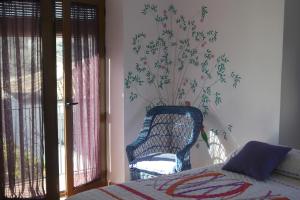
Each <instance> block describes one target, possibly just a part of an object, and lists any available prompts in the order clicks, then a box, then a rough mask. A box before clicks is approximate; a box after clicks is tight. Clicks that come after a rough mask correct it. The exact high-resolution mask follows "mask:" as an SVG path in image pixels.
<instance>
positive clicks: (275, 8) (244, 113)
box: [107, 0, 284, 182]
mask: <svg viewBox="0 0 300 200" xmlns="http://www.w3.org/2000/svg"><path fill="white" fill-rule="evenodd" d="M112 2H115V4H116V2H118V3H119V4H122V6H123V9H120V6H121V5H115V6H117V7H118V8H114V7H113V6H112V4H114V3H112ZM146 2H148V3H156V4H158V5H159V8H165V7H166V6H168V5H169V4H170V3H173V4H174V5H175V6H176V7H177V9H178V12H180V13H182V14H183V15H185V16H193V15H194V14H196V12H198V11H199V9H200V8H201V6H202V5H207V6H208V10H209V14H208V18H207V21H206V26H207V27H208V28H210V27H211V28H213V29H216V30H217V31H218V32H219V39H218V41H217V42H216V43H215V45H214V47H213V49H214V50H215V51H216V52H219V53H223V52H224V53H226V54H227V55H228V57H229V58H230V61H231V63H230V67H231V69H233V70H234V71H236V72H238V73H239V74H240V75H241V76H242V81H241V84H240V85H239V86H238V88H237V89H232V88H231V87H229V86H228V85H224V86H221V87H220V88H219V89H220V90H221V91H222V92H223V95H224V96H223V103H222V104H221V105H220V106H218V107H215V108H214V109H215V110H214V111H213V112H212V113H210V115H209V116H208V117H207V118H206V119H205V126H206V128H207V129H210V128H221V129H222V128H225V126H226V124H228V123H232V124H233V131H232V134H231V137H232V138H233V140H230V141H227V142H225V143H224V144H223V145H224V147H225V151H226V153H227V152H229V151H231V150H232V148H233V146H235V143H236V144H243V143H245V142H247V141H249V140H253V139H255V140H262V141H267V142H271V143H278V137H279V111H280V87H281V63H282V38H283V13H284V0H264V1H261V0H251V1H241V0H226V1H223V0H206V1H204V0H185V1H182V0H164V1H162V0H153V1H149V0H147V1H146V0H123V1H122V0H113V1H111V0H109V1H107V20H108V21H107V26H108V29H107V33H108V34H107V36H108V41H107V45H108V47H109V46H110V47H109V48H111V54H110V55H109V54H108V57H109V56H111V55H112V54H118V53H115V52H114V51H115V50H116V52H119V53H120V55H122V56H124V57H122V56H120V57H118V64H116V65H114V66H117V67H116V70H117V71H118V70H120V71H122V69H121V68H122V67H123V69H124V75H126V74H127V72H128V71H130V70H132V69H134V67H135V62H136V57H135V55H134V54H133V53H132V51H131V48H132V46H131V42H132V37H133V35H134V34H135V33H137V32H145V33H147V34H149V35H150V36H151V35H154V34H156V31H157V29H156V27H155V25H153V24H151V23H152V22H150V20H149V19H148V18H147V17H145V16H142V15H141V13H140V11H141V9H142V8H143V5H144V3H146ZM110 11H111V12H112V13H111V14H110V13H109V12H110ZM120 13H122V14H120ZM121 15H122V16H121ZM109 16H110V17H109ZM116 16H118V17H116ZM115 17H116V18H115ZM117 18H118V20H119V21H118V20H116V19H117ZM121 18H123V20H121ZM112 19H115V20H112ZM112 22H115V23H112ZM122 23H123V24H122ZM112 29H115V30H114V31H116V32H117V33H115V32H111V31H112ZM111 34H112V35H114V34H116V35H118V36H117V38H121V36H120V35H121V34H123V41H122V40H115V39H114V38H113V36H112V35H111ZM123 42H124V43H123ZM122 45H124V46H122ZM121 50H122V51H123V52H120V51H121ZM107 52H109V51H108V49H107ZM122 59H123V61H122ZM112 61H113V60H112ZM122 62H123V63H122ZM112 66H113V65H112ZM117 71H116V73H117V74H119V73H120V71H119V72H117ZM122 73H123V72H122ZM119 75H120V74H119ZM117 77H118V78H119V76H117ZM117 77H115V75H114V81H116V82H117V83H118V84H117V83H116V85H115V86H116V87H119V86H120V85H121V84H123V80H124V79H122V80H117V79H118V78H117ZM123 78H124V77H123ZM124 92H125V97H124V135H123V136H122V135H118V134H119V133H121V131H122V130H121V129H122V128H120V127H119V126H121V124H118V125H116V126H118V127H117V128H116V129H119V130H118V131H116V132H115V133H114V134H116V133H117V134H116V135H115V136H118V137H119V136H120V138H118V141H120V140H122V139H123V142H124V144H121V143H122V142H120V145H121V146H119V143H118V144H117V145H115V144H114V145H113V148H116V150H114V151H116V152H115V154H114V155H113V157H114V158H115V162H113V164H114V168H115V169H114V170H112V172H113V173H112V175H111V177H112V176H114V177H115V179H116V180H117V182H118V181H120V180H122V179H123V178H124V176H125V179H128V168H127V165H128V164H127V158H126V155H125V152H124V149H123V152H122V150H121V148H125V146H126V145H127V144H129V143H131V142H132V141H133V140H134V139H135V138H136V137H137V134H138V131H139V130H140V129H141V128H142V122H143V117H144V115H145V109H144V108H145V103H144V102H143V101H136V102H134V103H130V102H129V100H128V94H127V93H126V92H127V91H126V90H125V91H124ZM144 92H146V93H147V94H150V95H151V93H153V91H150V90H147V91H144ZM116 98H119V99H118V100H120V99H121V100H123V99H122V96H121V95H120V92H119V91H118V92H117V94H116ZM118 104H119V105H121V103H120V102H119V103H118ZM119 109H120V110H119ZM114 112H116V113H118V114H119V115H120V114H121V113H122V107H119V108H115V110H114ZM114 112H113V111H112V115H113V114H114ZM112 121H113V120H112ZM119 131H120V132H119ZM122 137H123V138H122ZM119 139H120V140H119ZM117 149H118V150H117ZM120 155H123V156H120ZM123 157H124V158H125V159H124V158H123ZM118 159H120V160H118ZM122 159H124V160H123V163H122ZM211 162H212V161H211V159H210V157H209V155H208V153H207V149H206V148H205V147H204V145H203V144H202V145H201V146H200V150H196V149H194V150H193V152H192V163H193V167H197V166H202V165H207V164H210V163H211ZM117 177H118V178H117ZM120 177H121V178H120ZM112 180H113V179H112Z"/></svg>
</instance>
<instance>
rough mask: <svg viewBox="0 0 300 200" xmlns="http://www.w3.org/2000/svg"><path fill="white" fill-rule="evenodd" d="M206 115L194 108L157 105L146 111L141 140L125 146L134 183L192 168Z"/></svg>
mask: <svg viewBox="0 0 300 200" xmlns="http://www.w3.org/2000/svg"><path fill="white" fill-rule="evenodd" d="M202 121H203V116H202V113H201V111H200V110H199V109H197V108H195V107H191V106H157V107H154V108H152V109H151V110H149V111H148V112H147V115H146V117H145V120H144V127H143V129H142V131H141V132H140V133H139V136H138V138H137V139H136V140H135V141H134V142H133V143H132V144H130V145H128V146H127V147H126V152H127V157H128V161H129V169H130V175H131V179H132V180H137V179H147V178H151V177H155V176H159V175H162V174H171V173H175V172H180V171H183V170H187V169H190V168H191V163H190V149H191V147H192V146H193V144H194V143H195V142H196V140H197V138H198V136H199V132H200V130H201V129H202V128H203V125H202Z"/></svg>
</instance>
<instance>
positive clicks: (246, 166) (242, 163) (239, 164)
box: [222, 141, 291, 180]
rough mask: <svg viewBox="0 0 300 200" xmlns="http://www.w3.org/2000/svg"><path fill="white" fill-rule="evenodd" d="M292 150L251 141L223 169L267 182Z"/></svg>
mask: <svg viewBox="0 0 300 200" xmlns="http://www.w3.org/2000/svg"><path fill="white" fill-rule="evenodd" d="M290 150H291V148H289V147H283V146H275V145H271V144H266V143H263V142H257V141H251V142H248V143H247V144H246V145H245V146H244V148H243V149H242V150H241V151H240V152H239V153H238V154H237V155H236V156H234V157H232V158H231V159H230V160H229V161H228V162H227V163H226V164H225V165H224V166H223V168H222V169H224V170H228V171H232V172H237V173H241V174H245V175H247V176H250V177H253V178H255V179H257V180H265V179H266V178H268V177H269V176H270V175H271V173H272V171H273V170H274V169H275V168H276V167H277V166H278V165H279V164H280V162H281V161H282V160H283V159H284V158H285V156H286V154H287V153H288V152H289V151H290Z"/></svg>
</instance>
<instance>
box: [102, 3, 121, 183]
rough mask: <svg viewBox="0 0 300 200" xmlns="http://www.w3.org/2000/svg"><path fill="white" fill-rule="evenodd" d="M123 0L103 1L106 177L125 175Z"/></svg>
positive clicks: (116, 177) (114, 179)
mask: <svg viewBox="0 0 300 200" xmlns="http://www.w3.org/2000/svg"><path fill="white" fill-rule="evenodd" d="M123 27H124V24H123V1H120V0H107V1H106V44H105V45H106V61H107V63H106V67H107V69H106V73H107V76H106V77H107V120H108V126H107V133H108V136H107V144H108V145H107V154H108V158H107V163H108V180H109V181H112V182H115V183H118V182H123V181H124V179H125V170H124V168H125V167H124V164H125V161H124V160H125V157H124V156H123V155H124V152H125V145H124V90H123V88H124V84H123V83H124V81H123V77H124V73H123V71H124V51H123V38H124V35H123V29H124V28H123Z"/></svg>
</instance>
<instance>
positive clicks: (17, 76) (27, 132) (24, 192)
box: [0, 0, 45, 199]
mask: <svg viewBox="0 0 300 200" xmlns="http://www.w3.org/2000/svg"><path fill="white" fill-rule="evenodd" d="M39 22H40V3H39V1H38V0H1V1H0V123H1V124H0V199H44V197H45V165H44V164H45V163H44V150H45V149H44V128H43V108H42V101H41V100H42V91H41V88H42V67H41V37H40V27H39V25H40V23H39Z"/></svg>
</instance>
